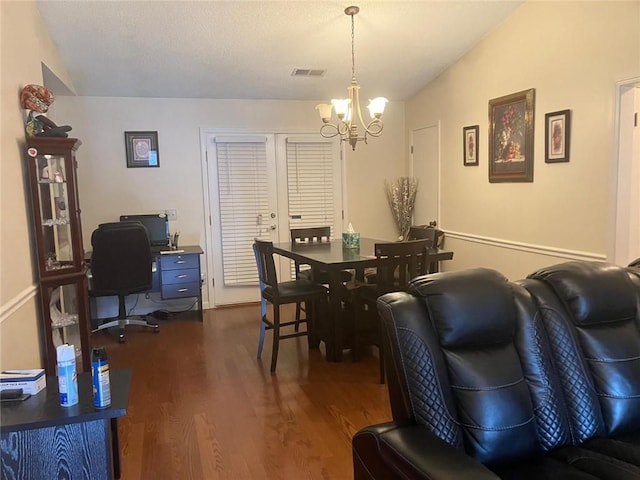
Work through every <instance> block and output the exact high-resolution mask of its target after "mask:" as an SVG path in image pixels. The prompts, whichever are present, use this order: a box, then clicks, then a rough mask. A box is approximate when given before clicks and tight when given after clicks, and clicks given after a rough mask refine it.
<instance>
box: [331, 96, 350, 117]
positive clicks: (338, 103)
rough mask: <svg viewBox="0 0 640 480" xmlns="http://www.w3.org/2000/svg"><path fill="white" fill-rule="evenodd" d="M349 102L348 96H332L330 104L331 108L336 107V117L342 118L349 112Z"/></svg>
mask: <svg viewBox="0 0 640 480" xmlns="http://www.w3.org/2000/svg"><path fill="white" fill-rule="evenodd" d="M350 103H351V99H349V98H334V99H333V100H331V104H332V105H333V108H335V109H336V115H338V118H340V119H343V118H345V117H346V116H347V114H348V113H349V104H350Z"/></svg>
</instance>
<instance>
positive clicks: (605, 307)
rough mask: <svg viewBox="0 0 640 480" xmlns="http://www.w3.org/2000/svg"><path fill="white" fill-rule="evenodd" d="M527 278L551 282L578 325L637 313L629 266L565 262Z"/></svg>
mask: <svg viewBox="0 0 640 480" xmlns="http://www.w3.org/2000/svg"><path fill="white" fill-rule="evenodd" d="M528 278H532V279H536V280H541V281H543V282H545V283H546V284H547V285H549V286H550V287H551V288H552V289H553V290H554V291H555V293H556V295H558V297H560V299H562V300H563V302H564V303H565V305H566V306H567V307H568V308H569V310H570V311H571V313H572V314H573V318H574V321H575V322H576V324H578V325H580V324H582V325H588V324H591V325H593V324H598V323H609V322H615V321H620V320H628V319H630V318H634V317H635V316H636V292H635V290H634V288H633V284H632V282H631V280H630V278H629V274H628V273H627V271H626V269H624V268H622V267H619V266H617V265H612V264H608V263H600V262H566V263H561V264H558V265H553V266H551V267H547V268H543V269H541V270H538V271H537V272H534V273H532V274H531V275H529V276H528Z"/></svg>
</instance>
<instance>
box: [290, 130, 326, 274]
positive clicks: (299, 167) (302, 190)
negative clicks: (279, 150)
mask: <svg viewBox="0 0 640 480" xmlns="http://www.w3.org/2000/svg"><path fill="white" fill-rule="evenodd" d="M333 152H334V149H333V144H332V143H331V142H327V141H322V140H315V139H314V140H306V139H300V138H298V139H291V138H288V139H287V153H286V155H287V191H288V199H289V228H306V227H323V226H327V225H328V226H330V227H331V234H332V235H333V231H334V221H335V219H334V211H335V208H334V205H335V192H334V179H333V168H334V166H333V165H334V158H333V157H334V153H333ZM301 268H302V269H305V268H308V267H307V266H302V267H301ZM291 275H292V277H294V276H295V263H294V262H291Z"/></svg>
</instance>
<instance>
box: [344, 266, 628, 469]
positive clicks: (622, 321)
mask: <svg viewBox="0 0 640 480" xmlns="http://www.w3.org/2000/svg"><path fill="white" fill-rule="evenodd" d="M378 311H379V313H380V317H381V321H382V323H383V331H384V339H383V342H384V345H385V349H386V352H387V353H386V355H385V369H386V373H387V384H388V389H389V398H390V403H391V411H392V415H393V421H390V422H388V423H384V424H379V425H372V426H369V427H365V428H363V429H362V430H360V431H359V432H357V433H356V435H355V436H354V437H353V440H352V446H353V461H354V478H355V480H365V479H367V480H370V479H395V478H398V479H441V478H442V479H456V480H465V479H470V480H471V479H473V480H483V479H496V478H502V479H518V480H521V479H522V480H526V479H572V480H573V479H576V480H582V479H585V480H586V479H591V480H592V479H597V478H602V479H610V480H623V479H640V467H639V465H640V277H639V271H638V270H635V269H631V268H623V267H618V266H615V265H610V264H605V263H596V262H567V263H563V264H559V265H555V266H552V267H548V268H545V269H542V270H539V271H537V272H535V273H533V274H531V275H529V277H528V278H527V279H525V280H521V281H518V282H509V281H508V280H507V279H506V278H505V277H504V276H502V275H501V274H500V273H498V272H496V271H493V270H489V269H482V268H480V269H471V270H464V271H458V272H446V273H438V274H432V275H426V276H423V277H418V278H416V279H414V280H413V281H412V282H411V284H410V286H409V289H408V291H407V292H396V293H390V294H387V295H384V296H382V297H380V298H379V299H378Z"/></svg>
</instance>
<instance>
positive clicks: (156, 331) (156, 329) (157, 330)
mask: <svg viewBox="0 0 640 480" xmlns="http://www.w3.org/2000/svg"><path fill="white" fill-rule="evenodd" d="M153 333H160V329H159V328H158V326H157V325H156V328H154V329H153Z"/></svg>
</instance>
